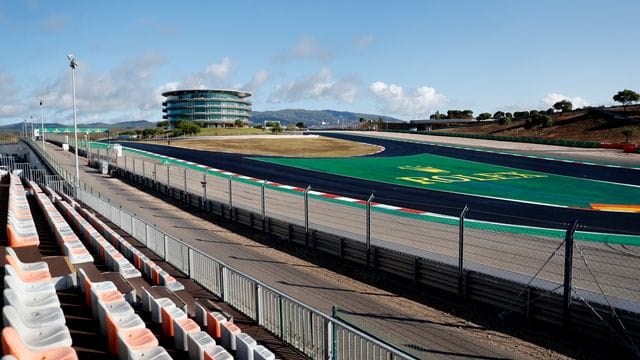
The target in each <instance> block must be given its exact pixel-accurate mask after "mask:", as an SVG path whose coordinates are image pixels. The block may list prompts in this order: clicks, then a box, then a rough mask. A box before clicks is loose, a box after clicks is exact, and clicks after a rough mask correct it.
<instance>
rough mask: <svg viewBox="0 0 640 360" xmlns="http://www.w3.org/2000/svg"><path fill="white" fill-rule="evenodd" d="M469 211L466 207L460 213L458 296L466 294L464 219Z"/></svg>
mask: <svg viewBox="0 0 640 360" xmlns="http://www.w3.org/2000/svg"><path fill="white" fill-rule="evenodd" d="M468 211H469V206H467V205H465V206H464V209H462V212H461V213H460V225H459V228H458V295H460V296H462V295H463V294H464V288H463V277H464V217H465V216H466V215H467V212H468Z"/></svg>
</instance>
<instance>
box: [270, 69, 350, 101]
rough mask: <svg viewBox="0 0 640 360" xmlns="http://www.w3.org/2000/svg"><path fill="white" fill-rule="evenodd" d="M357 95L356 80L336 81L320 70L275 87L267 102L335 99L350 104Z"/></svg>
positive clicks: (326, 72)
mask: <svg viewBox="0 0 640 360" xmlns="http://www.w3.org/2000/svg"><path fill="white" fill-rule="evenodd" d="M357 94H358V84H357V81H356V79H354V78H352V77H341V78H339V79H336V78H334V76H333V75H332V73H331V70H330V69H328V68H322V69H321V70H320V71H319V72H317V73H315V74H311V75H309V76H306V77H304V78H302V79H299V80H294V81H290V82H289V83H287V84H285V85H278V86H276V87H275V88H274V89H273V91H272V92H271V94H270V95H269V102H271V103H279V102H282V101H292V102H293V101H299V100H305V99H315V100H325V99H336V100H340V101H343V102H346V103H351V102H353V100H354V99H355V97H356V95H357Z"/></svg>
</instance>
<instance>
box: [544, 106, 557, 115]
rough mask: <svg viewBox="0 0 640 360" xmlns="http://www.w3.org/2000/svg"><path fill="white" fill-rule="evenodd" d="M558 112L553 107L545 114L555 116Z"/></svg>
mask: <svg viewBox="0 0 640 360" xmlns="http://www.w3.org/2000/svg"><path fill="white" fill-rule="evenodd" d="M555 112H556V110H555V109H554V108H552V107H550V108H548V109H547V111H546V112H545V113H546V114H547V115H553V114H555Z"/></svg>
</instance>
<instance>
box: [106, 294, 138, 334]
mask: <svg viewBox="0 0 640 360" xmlns="http://www.w3.org/2000/svg"><path fill="white" fill-rule="evenodd" d="M100 306H102V307H103V309H102V311H100V312H99V313H101V314H107V313H108V314H110V315H113V316H125V315H133V314H134V313H135V311H134V310H133V307H131V304H129V303H128V302H126V301H119V302H115V303H109V304H100ZM98 320H99V321H100V333H101V334H102V335H106V334H107V320H106V316H100V317H99V318H98Z"/></svg>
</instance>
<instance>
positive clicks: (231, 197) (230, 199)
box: [229, 174, 233, 217]
mask: <svg viewBox="0 0 640 360" xmlns="http://www.w3.org/2000/svg"><path fill="white" fill-rule="evenodd" d="M232 179H233V174H231V175H229V211H231V208H233V188H232V185H231V182H232ZM229 214H231V213H229ZM229 217H231V215H229Z"/></svg>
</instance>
